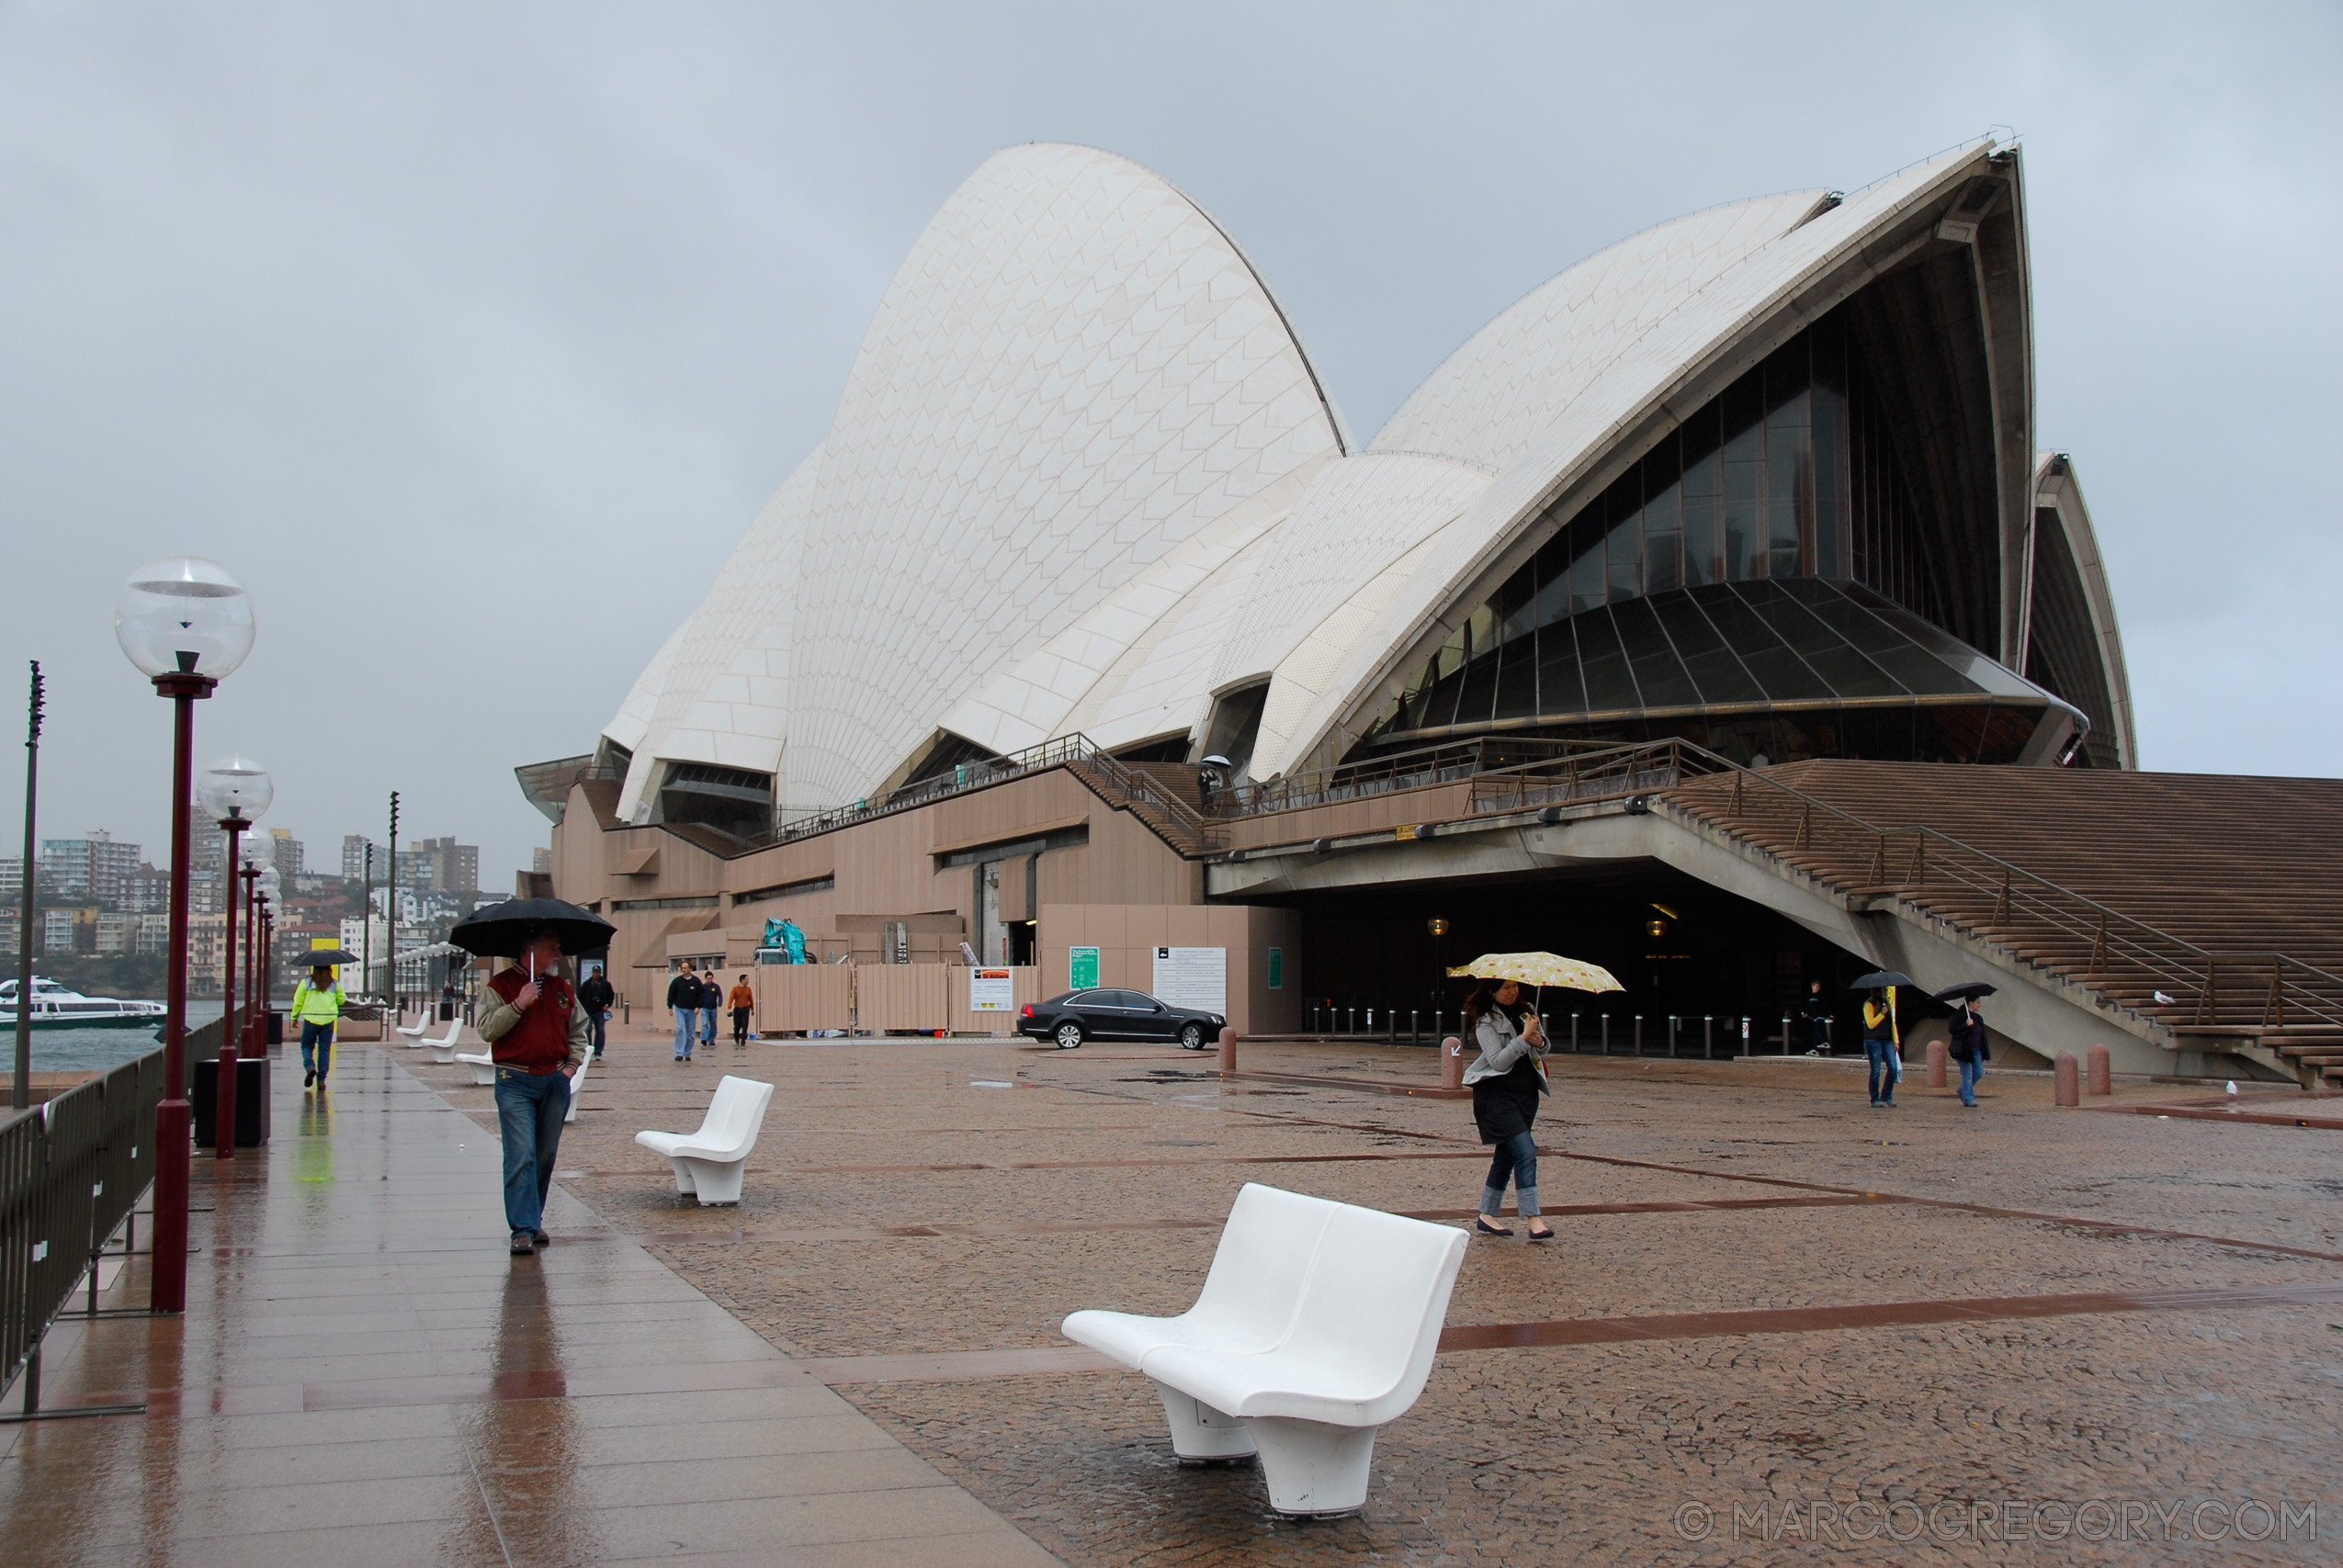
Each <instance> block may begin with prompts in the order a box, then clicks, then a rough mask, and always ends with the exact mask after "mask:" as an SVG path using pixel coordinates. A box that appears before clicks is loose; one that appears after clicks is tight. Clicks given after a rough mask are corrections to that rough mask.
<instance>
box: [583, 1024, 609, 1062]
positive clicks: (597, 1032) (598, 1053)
mask: <svg viewBox="0 0 2343 1568" xmlns="http://www.w3.org/2000/svg"><path fill="white" fill-rule="evenodd" d="M609 1022H610V1015H609V1014H608V1013H606V1012H597V1013H590V1014H588V1015H587V1017H586V1023H587V1025H588V1027H590V1028H591V1029H592V1030H593V1031H594V1060H595V1061H597V1062H598V1061H600V1060H601V1059H602V1041H603V1031H604V1029H606V1027H607V1026H608V1025H609Z"/></svg>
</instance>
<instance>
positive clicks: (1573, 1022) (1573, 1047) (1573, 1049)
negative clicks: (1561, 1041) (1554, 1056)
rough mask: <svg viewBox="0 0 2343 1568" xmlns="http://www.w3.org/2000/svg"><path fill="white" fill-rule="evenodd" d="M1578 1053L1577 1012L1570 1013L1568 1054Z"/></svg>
mask: <svg viewBox="0 0 2343 1568" xmlns="http://www.w3.org/2000/svg"><path fill="white" fill-rule="evenodd" d="M1578 1054H1579V1015H1578V1014H1577V1013H1572V1014H1571V1015H1570V1055H1573V1056H1575V1055H1578Z"/></svg>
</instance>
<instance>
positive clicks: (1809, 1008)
mask: <svg viewBox="0 0 2343 1568" xmlns="http://www.w3.org/2000/svg"><path fill="white" fill-rule="evenodd" d="M1805 1024H1806V1055H1809V1056H1828V1055H1830V1004H1829V1003H1828V1002H1827V1001H1825V1000H1823V998H1822V982H1821V981H1819V980H1817V981H1816V982H1815V983H1814V984H1813V985H1811V986H1809V987H1806V1009H1805Z"/></svg>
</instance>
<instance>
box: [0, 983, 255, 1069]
mask: <svg viewBox="0 0 2343 1568" xmlns="http://www.w3.org/2000/svg"><path fill="white" fill-rule="evenodd" d="M219 1016H220V1002H219V999H218V998H212V999H210V1000H208V1001H194V1000H190V1001H189V1002H188V1003H187V1027H188V1028H189V1029H194V1028H196V1027H198V1025H201V1024H206V1023H209V1022H210V1021H212V1020H213V1019H216V1018H218V1017H219ZM162 1035H163V1032H162V1030H161V1029H160V1028H159V1027H158V1026H156V1025H154V1024H152V1023H141V1024H132V1025H130V1026H128V1027H126V1028H122V1029H36V1030H34V1031H33V1032H32V1070H33V1071H34V1072H36V1073H102V1072H104V1071H106V1070H107V1069H108V1067H118V1066H121V1065H122V1064H123V1063H124V1062H128V1061H133V1060H135V1059H136V1058H138V1057H140V1056H143V1055H146V1054H147V1053H148V1052H149V1051H152V1050H153V1049H155V1048H156V1047H157V1046H159V1045H161V1044H162V1043H163V1038H162ZM16 1051H17V1040H16V1032H15V1030H14V1029H13V1027H7V1026H0V1054H5V1059H6V1060H7V1061H10V1062H13V1061H15V1060H16Z"/></svg>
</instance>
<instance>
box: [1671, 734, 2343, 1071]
mask: <svg viewBox="0 0 2343 1568" xmlns="http://www.w3.org/2000/svg"><path fill="white" fill-rule="evenodd" d="M1761 776H1762V778H1763V779H1765V780H1771V781H1778V782H1780V783H1781V784H1786V785H1788V786H1789V787H1790V789H1792V790H1794V791H1796V792H1797V793H1798V795H1802V796H1806V797H1811V798H1812V799H1814V800H1816V801H1817V802H1820V803H1822V804H1823V805H1825V806H1828V807H1836V808H1837V809H1838V810H1839V811H1841V812H1844V813H1846V814H1847V815H1848V816H1850V817H1852V818H1859V819H1860V820H1861V821H1862V823H1864V824H1867V825H1869V826H1870V827H1871V828H1874V829H1890V830H1893V829H1909V828H1914V827H1924V828H1929V829H1934V830H1935V831H1936V832H1938V833H1941V834H1943V835H1944V836H1945V837H1947V838H1950V839H1953V840H1959V841H1960V843H1961V844H1963V845H1964V846H1966V847H1968V848H1970V849H1973V850H1977V851H1982V852H1985V853H1986V854H1988V855H1992V856H1995V857H1997V858H1998V859H1999V860H2002V861H2006V862H2009V863H2011V864H2013V865H2015V866H2018V867H2020V868H2022V870H2023V871H2025V872H2030V873H2032V874H2034V875H2035V876H2038V877H2041V878H2043V879H2044V880H2045V881H2047V882H2050V883H2054V884H2056V885H2057V886H2060V887H2062V888H2064V889H2066V890H2067V891H2068V892H2070V893H2074V894H2079V895H2081V896H2082V897H2085V898H2088V899H2090V900H2093V901H2094V902H2096V903H2099V904H2101V905H2104V906H2106V907H2107V908H2111V909H2113V910H2115V911H2116V912H2118V913H2119V914H2121V915H2124V916H2128V917H2130V918H2131V919H2134V920H2138V921H2141V922H2143V923H2145V925H2148V926H2152V927H2154V928H2156V930H2157V931H2161V932H2163V933H2165V934H2167V935H2168V936H2170V937H2174V938H2178V939H2179V941H2181V942H2187V943H2190V944H2191V945H2193V946H2195V947H2197V948H2201V949H2202V950H2204V951H2206V952H2207V953H2214V954H2218V955H2222V956H2223V957H2224V959H2226V958H2227V957H2228V956H2229V955H2246V954H2269V953H2283V954H2285V955H2286V956H2288V957H2290V958H2292V959H2295V960H2297V961H2299V962H2301V963H2303V964H2308V965H2311V966H2312V967H2313V968H2315V969H2317V970H2323V971H2326V974H2327V975H2329V976H2335V975H2343V781H2337V780H2330V779H2278V778H2235V777H2224V776H2220V775H2211V774H2190V773H2111V772H2099V771H2095V770H2090V769H2066V768H1981V767H1969V766H1961V765H1957V764H1932V763H1906V762H1861V761H1810V762H1793V763H1785V764H1783V765H1782V766H1779V767H1774V768H1769V769H1766V770H1763V772H1762V775H1761ZM1733 793H1734V780H1733V778H1732V776H1731V775H1729V774H1719V775H1715V776H1712V777H1707V778H1702V779H1697V780H1693V781H1691V782H1688V783H1686V784H1682V785H1681V786H1679V787H1677V788H1675V789H1672V790H1670V791H1668V792H1666V794H1665V795H1664V796H1663V798H1665V799H1666V800H1668V801H1670V802H1671V803H1673V804H1674V805H1676V806H1678V807H1681V808H1682V809H1683V810H1684V811H1685V812H1687V813H1688V814H1689V815H1691V816H1692V817H1694V818H1698V819H1700V820H1703V821H1705V822H1707V823H1709V824H1711V825H1712V826H1714V827H1715V828H1718V829H1724V830H1726V831H1728V832H1731V833H1733V834H1735V835H1736V836H1737V837H1740V838H1742V839H1744V840H1748V841H1749V842H1751V843H1754V844H1756V845H1758V846H1759V847H1760V848H1762V849H1764V850H1765V851H1767V852H1769V853H1770V854H1771V855H1773V856H1775V857H1776V858H1778V859H1780V860H1782V861H1784V862H1786V863H1790V864H1791V865H1794V866H1796V867H1797V868H1799V869H1800V870H1803V871H1805V872H1806V873H1808V874H1812V875H1815V876H1817V877H1818V878H1820V879H1821V880H1823V881H1825V882H1827V883H1828V884H1830V885H1832V886H1837V887H1839V888H1841V889H1843V890H1846V891H1849V892H1889V893H1894V894H1896V895H1898V896H1900V897H1905V898H1907V899H1909V900H1910V901H1911V902H1912V903H1914V904H1915V905H1917V906H1919V908H1923V909H1925V910H1926V911H1927V912H1929V913H1930V914H1931V915H1934V916H1938V917H1941V918H1942V919H1947V920H1949V921H1951V922H1952V923H1953V924H1955V925H1957V926H1960V927H1963V928H1965V929H1966V930H1968V931H1974V932H1975V933H1977V934H1979V935H1981V936H1983V937H1985V938H1986V939H1987V940H1989V941H1991V942H1994V943H1996V944H1997V945H1998V946H1999V947H2001V948H2002V949H2003V950H2005V951H2006V952H2008V953H2011V954H2012V955H2014V956H2016V957H2018V958H2019V959H2020V960H2022V961H2026V962H2030V963H2032V964H2037V965H2039V966H2040V967H2042V968H2043V969H2046V970H2051V971H2054V972H2055V973H2057V974H2059V975H2062V976H2066V978H2068V979H2071V980H2074V981H2076V982H2077V983H2080V984H2083V985H2086V986H2088V987H2090V988H2091V989H2093V990H2095V991H2097V992H2099V993H2100V994H2101V995H2103V996H2106V997H2108V998H2110V999H2111V1000H2115V1001H2117V1002H2119V1003H2120V1004H2121V1005H2122V1006H2124V1007H2127V1008H2131V1009H2133V1010H2136V1011H2138V1012H2140V1013H2142V1014H2144V1015H2145V1016H2147V1017H2151V1018H2158V1019H2161V1020H2163V1021H2166V1022H2168V1023H2172V1024H2176V1025H2186V1024H2189V1023H2190V1022H2213V1023H2218V1024H2223V1025H2229V1026H2241V1027H2257V1028H2269V1026H2271V1025H2274V1024H2281V1023H2282V1024H2283V1025H2285V1026H2286V1027H2283V1028H2269V1033H2268V1034H2267V1035H2266V1036H2265V1038H2264V1043H2266V1044H2268V1045H2269V1046H2270V1047H2271V1048H2272V1049H2274V1050H2277V1051H2279V1052H2280V1053H2281V1054H2282V1055H2287V1056H2289V1057H2292V1058H2295V1059H2298V1060H2301V1061H2303V1063H2304V1065H2306V1066H2309V1065H2316V1066H2328V1065H2334V1064H2343V1028H2337V1027H2335V1026H2334V1024H2335V1020H2336V1018H2337V1016H2343V1015H2339V1014H2337V1013H2335V1012H2329V1014H2328V1016H2327V1017H2326V1018H2322V1019H2313V1018H2309V1017H2301V1016H2285V1015H2284V1013H2283V1010H2282V1009H2280V1010H2273V1009H2272V1007H2271V1005H2270V984H2269V981H2270V966H2269V964H2266V963H2265V964H2261V965H2260V966H2259V967H2258V968H2257V967H2256V966H2254V965H2252V964H2247V963H2242V962H2241V963H2237V964H2229V963H2224V964H2223V965H2222V967H2221V969H2220V971H2219V974H2218V977H2217V984H2216V986H2215V987H2214V990H2213V997H2212V998H2211V1004H2210V1006H2209V1008H2207V1009H2206V1010H2205V1011H2204V1012H2200V1011H2199V1010H2198V1009H2199V1004H2200V1002H2201V1000H2202V999H2203V998H2202V992H2203V989H2204V987H2203V985H2202V981H2203V975H2202V965H2198V966H2197V967H2196V968H2195V969H2194V970H2191V971H2189V975H2190V984H2189V987H2188V988H2187V991H2186V1002H2185V1005H2182V1006H2179V1007H2165V1006H2162V1005H2160V1004H2158V1003H2156V1001H2155V999H2154V994H2155V992H2156V990H2157V989H2160V988H2161V989H2166V990H2167V992H2168V994H2173V987H2174V985H2175V978H2176V976H2178V975H2179V973H2181V971H2179V969H2176V968H2175V966H2174V965H2173V964H2172V963H2171V962H2169V961H2166V960H2155V961H2150V960H2145V959H2143V958H2142V957H2141V956H2140V955H2138V954H2137V953H2127V952H2125V951H2124V943H2123V942H2122V941H2121V940H2120V938H2121V935H2122V933H2121V931H2118V932H2117V933H2116V934H2117V936H2118V938H2119V940H2117V941H2115V942H2110V943H2108V944H2107V945H2105V946H2101V945H2100V943H2099V942H2098V941H2097V940H2096V935H2097V933H2096V931H2095V930H2093V929H2091V922H2090V920H2089V918H2088V916H2087V915H2084V914H2082V913H2080V911H2079V907H2070V908H2067V909H2066V911H2065V912H2064V913H2062V914H2061V915H2060V916H2058V917H2050V916H2046V915H2045V914H2043V912H2042V909H2041V908H2040V906H2039V905H2036V906H2035V907H2033V908H2029V907H2028V900H2027V899H2026V898H2025V897H2022V896H2020V897H2014V898H2012V899H2010V900H2009V901H2008V903H2007V904H2005V903H2004V901H2003V900H2002V898H2001V897H2000V893H1999V888H1998V886H1993V885H1991V884H1990V883H1989V882H1988V883H1987V884H1986V885H1984V886H1978V885H1976V878H1975V875H1974V874H1972V875H1971V877H1970V879H1969V880H1968V882H1966V883H1964V882H1963V881H1962V880H1961V879H1960V878H1958V877H1955V876H1953V875H1950V874H1943V873H1944V872H1949V871H1950V870H1951V869H1952V868H1951V867H1945V868H1942V870H1941V871H1940V873H1939V874H1936V875H1934V876H1931V875H1930V868H1929V866H1928V865H1927V864H1926V863H1925V857H1924V856H1923V863H1921V864H1920V865H1919V866H1917V867H1916V866H1914V865H1913V864H1912V863H1911V862H1912V847H1911V846H1912V844H1913V842H1914V840H1912V839H1911V838H1909V837H1908V836H1907V838H1906V839H1905V840H1891V847H1890V850H1889V852H1888V853H1887V855H1886V857H1885V866H1884V867H1883V866H1882V865H1881V863H1880V861H1879V857H1878V852H1877V847H1876V840H1875V839H1874V838H1870V837H1866V836H1865V835H1862V834H1861V833H1857V832H1853V831H1851V830H1849V829H1847V828H1846V826H1845V825H1844V824H1843V823H1838V822H1831V821H1825V820H1821V819H1820V818H1821V814H1819V813H1814V814H1806V813H1804V812H1803V808H1802V806H1801V804H1800V803H1799V801H1798V800H1797V799H1795V798H1794V797H1792V796H1788V795H1783V794H1782V793H1781V792H1780V791H1776V790H1771V789H1768V788H1767V787H1765V785H1764V784H1761V783H1760V782H1758V780H1757V779H1745V780H1744V781H1743V783H1742V788H1741V807H1740V809H1739V810H1735V809H1734V807H1733V804H1732V802H1733ZM1802 835H1803V837H1802ZM1883 872H1884V874H1883ZM2020 892H2021V893H2022V887H2021V889H2020ZM2290 980H2291V982H2292V985H2293V986H2294V987H2298V988H2297V989H2296V990H2295V991H2294V992H2293V993H2292V994H2293V995H2295V996H2296V997H2297V998H2299V997H2300V995H2301V994H2302V993H2301V989H2300V987H2307V988H2308V989H2309V990H2310V991H2313V992H2316V993H2318V994H2319V995H2320V997H2321V998H2322V1000H2323V1001H2326V1002H2331V1003H2336V1004H2343V994H2338V995H2337V996H2335V997H2333V998H2327V997H2326V991H2328V990H2330V989H2335V987H2333V986H2332V985H2331V984H2330V983H2329V982H2326V981H2322V980H2319V979H2317V978H2316V977H2311V978H2309V979H2307V980H2306V979H2304V978H2303V976H2300V975H2299V974H2295V975H2292V976H2290ZM2300 1011H2301V1009H2300V1008H2299V1007H2298V1008H2297V1009H2296V1012H2297V1013H2299V1012H2300ZM2207 1014H2209V1015H2210V1016H2207ZM2329 1056H2332V1057H2333V1058H2334V1063H2329V1062H2327V1061H2326V1060H2324V1058H2326V1057H2329Z"/></svg>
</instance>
